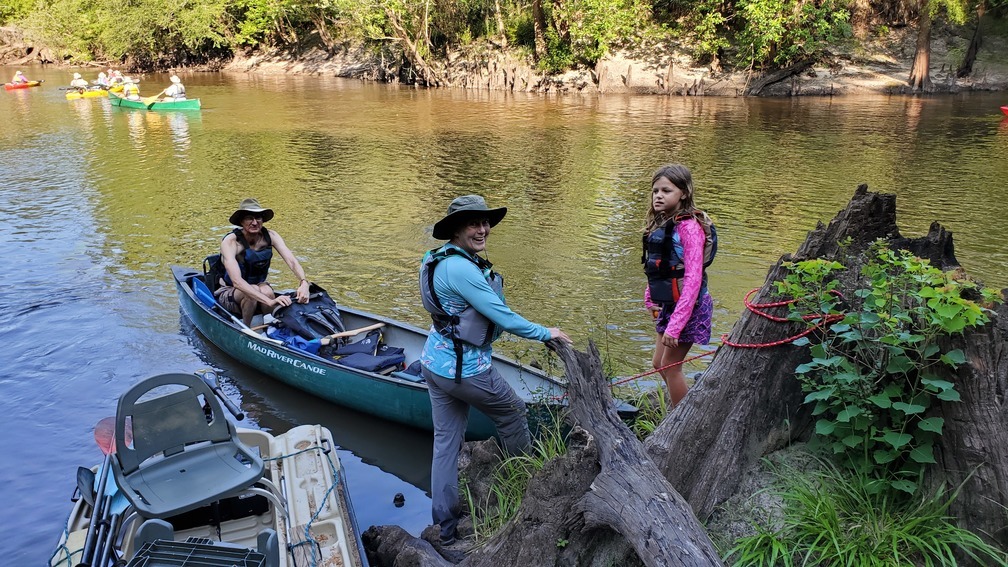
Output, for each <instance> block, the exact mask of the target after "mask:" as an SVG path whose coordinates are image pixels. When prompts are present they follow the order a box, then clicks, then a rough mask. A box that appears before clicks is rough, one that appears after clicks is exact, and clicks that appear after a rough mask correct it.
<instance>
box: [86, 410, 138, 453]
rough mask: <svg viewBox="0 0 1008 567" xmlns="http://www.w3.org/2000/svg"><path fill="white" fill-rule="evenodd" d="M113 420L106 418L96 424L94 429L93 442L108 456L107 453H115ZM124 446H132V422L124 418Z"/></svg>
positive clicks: (112, 418)
mask: <svg viewBox="0 0 1008 567" xmlns="http://www.w3.org/2000/svg"><path fill="white" fill-rule="evenodd" d="M115 425H116V424H115V418H114V417H106V418H104V419H102V420H101V421H99V422H98V424H97V425H95V428H94V438H95V442H96V443H98V447H99V448H100V449H101V450H102V453H105V454H106V455H108V454H109V453H113V452H115ZM125 437H126V444H127V445H132V444H133V420H132V419H131V418H129V417H127V418H126V435H125Z"/></svg>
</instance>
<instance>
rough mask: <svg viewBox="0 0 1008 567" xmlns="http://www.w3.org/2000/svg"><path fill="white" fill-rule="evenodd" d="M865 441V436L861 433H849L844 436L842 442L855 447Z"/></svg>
mask: <svg viewBox="0 0 1008 567" xmlns="http://www.w3.org/2000/svg"><path fill="white" fill-rule="evenodd" d="M863 441H864V437H862V436H860V435H848V436H847V437H844V438H843V439H842V440H841V441H840V442H841V443H843V444H844V445H846V446H848V447H850V448H852V449H853V448H854V447H857V446H858V445H860V444H861V443H862V442H863Z"/></svg>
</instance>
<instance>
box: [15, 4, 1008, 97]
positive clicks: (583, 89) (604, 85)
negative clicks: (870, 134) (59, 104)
mask: <svg viewBox="0 0 1008 567" xmlns="http://www.w3.org/2000/svg"><path fill="white" fill-rule="evenodd" d="M1006 28H1008V24H1006V22H1004V21H1000V20H990V19H988V20H985V24H984V26H983V34H982V37H983V38H984V39H983V43H982V45H981V47H980V50H979V53H978V54H977V58H976V62H975V63H974V65H973V71H972V73H971V74H970V75H969V76H966V77H962V78H958V77H956V70H957V69H958V68H959V66H960V65H961V64H962V62H963V58H964V56H965V53H966V51H967V49H968V47H969V43H970V40H971V38H972V36H973V31H974V30H973V28H972V27H969V26H952V25H948V24H938V25H936V26H935V27H934V29H933V30H932V39H931V65H930V68H931V80H932V82H933V85H934V90H933V92H936V93H950V92H960V91H968V90H1008V29H1006ZM915 42H916V29H915V28H912V27H902V28H898V29H885V30H884V32H880V33H879V35H877V36H873V37H868V38H865V39H860V40H855V39H853V38H851V39H848V40H845V41H843V42H841V43H837V44H836V45H833V46H831V47H830V48H829V49H828V50H827V51H826V52H825V54H824V55H823V56H822V57H820V58H817V59H816V60H814V61H810V62H809V63H808V65H807V66H804V67H802V68H800V69H796V70H792V71H793V73H780V74H781V75H784V76H783V78H781V79H779V80H773V79H772V78H770V75H773V73H770V72H767V73H761V72H760V71H756V70H748V69H744V70H729V69H725V70H713V69H711V68H710V67H708V66H706V65H704V64H701V63H699V62H697V61H696V60H695V59H694V58H693V57H692V55H691V50H690V46H689V45H686V44H683V43H680V42H677V41H674V40H670V39H666V40H660V41H659V40H644V41H642V42H640V43H639V44H637V45H634V46H632V47H625V48H622V49H616V50H613V51H612V52H611V53H609V54H608V55H606V56H605V57H603V58H602V59H601V60H600V61H599V62H598V63H597V64H596V65H595V66H594V68H591V69H579V70H572V71H568V72H566V73H562V74H558V75H546V74H544V73H542V72H540V71H538V70H537V69H536V68H535V65H534V62H533V61H532V60H531V58H530V57H529V55H528V54H527V53H526V52H524V51H518V50H509V49H501V48H499V47H498V46H496V45H491V44H474V45H472V46H468V47H466V48H465V50H463V51H454V52H450V53H449V54H448V55H447V57H446V58H445V59H444V60H441V61H434V62H431V66H432V68H435V67H436V69H437V72H438V78H439V81H440V85H441V86H445V87H450V88H463V89H474V90H503V91H511V92H537V93H593V94H606V93H633V94H656V95H688V96H703V95H708V96H740V95H742V94H743V93H746V92H747V90H748V91H750V93H749V94H759V95H761V96H799V95H813V96H815V95H819V96H835V95H851V94H867V93H884V94H897V93H905V92H909V91H910V85H909V82H908V79H909V77H910V69H911V66H912V64H913V59H914V52H915ZM29 63H51V64H61V61H60V60H58V59H57V58H56V55H55V53H54V52H53V51H52V50H51V49H48V48H46V47H45V46H35V45H32V44H31V43H30V42H28V41H26V40H25V39H24V38H23V35H22V34H21V31H20V30H18V29H16V28H11V27H7V28H0V64H6V65H24V64H29ZM104 64H107V63H103V65H104ZM127 65H128V62H127ZM195 68H197V69H203V70H208V71H218V70H229V71H239V72H257V73H264V74H288V73H289V74H309V75H321V76H336V77H346V78H357V79H361V80H369V81H381V82H393V83H395V82H407V83H409V82H412V81H413V80H414V78H415V76H414V75H413V70H412V69H411V68H410V67H409V64H408V63H407V62H406V58H405V57H404V56H403V52H402V50H401V49H400V48H399V47H398V46H397V44H395V43H390V42H385V43H380V44H373V43H372V44H366V45H365V44H345V45H342V46H339V47H335V48H333V49H322V48H319V47H315V48H309V49H305V50H301V51H293V50H290V49H284V50H269V51H267V50H247V51H245V52H241V53H236V54H235V56H234V57H233V58H232V59H231V60H229V61H214V62H212V63H208V64H204V65H202V66H197V67H195ZM146 70H149V69H130V71H133V72H135V71H146ZM763 83H767V84H763ZM754 86H758V87H759V88H758V89H756V90H758V92H757V93H753V92H751V91H752V90H753V87H754Z"/></svg>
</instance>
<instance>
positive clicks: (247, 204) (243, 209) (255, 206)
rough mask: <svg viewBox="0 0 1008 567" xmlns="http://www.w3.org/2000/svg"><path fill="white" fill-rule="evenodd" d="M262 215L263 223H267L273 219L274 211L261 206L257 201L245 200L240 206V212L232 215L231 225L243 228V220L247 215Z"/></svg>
mask: <svg viewBox="0 0 1008 567" xmlns="http://www.w3.org/2000/svg"><path fill="white" fill-rule="evenodd" d="M256 214H261V215H262V221H263V222H266V221H268V220H270V219H271V218H273V209H267V208H265V207H263V206H262V205H260V204H259V201H256V200H255V199H245V200H243V201H242V202H241V204H240V205H238V210H237V211H235V212H234V213H232V214H231V218H229V219H228V220H229V221H231V224H233V225H237V226H241V222H242V218H244V217H245V215H256Z"/></svg>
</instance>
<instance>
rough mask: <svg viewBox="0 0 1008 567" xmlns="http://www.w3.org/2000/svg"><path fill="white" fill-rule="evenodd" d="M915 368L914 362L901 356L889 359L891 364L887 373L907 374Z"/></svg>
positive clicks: (887, 368)
mask: <svg viewBox="0 0 1008 567" xmlns="http://www.w3.org/2000/svg"><path fill="white" fill-rule="evenodd" d="M913 368H914V363H913V361H912V360H910V359H909V358H907V357H906V356H903V355H902V354H901V355H898V356H894V357H892V358H890V359H889V364H888V365H886V372H887V373H889V374H906V373H907V372H909V371H910V370H911V369H913Z"/></svg>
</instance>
